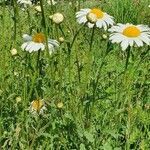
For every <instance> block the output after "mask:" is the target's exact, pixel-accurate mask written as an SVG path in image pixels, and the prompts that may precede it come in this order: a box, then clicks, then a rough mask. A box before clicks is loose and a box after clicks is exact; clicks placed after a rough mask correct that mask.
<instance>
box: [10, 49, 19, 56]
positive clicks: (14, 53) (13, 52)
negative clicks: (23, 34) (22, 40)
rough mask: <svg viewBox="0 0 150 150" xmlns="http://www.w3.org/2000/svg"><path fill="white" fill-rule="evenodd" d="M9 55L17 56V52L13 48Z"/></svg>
mask: <svg viewBox="0 0 150 150" xmlns="http://www.w3.org/2000/svg"><path fill="white" fill-rule="evenodd" d="M10 53H11V55H12V56H15V55H17V50H16V49H15V48H13V49H12V50H10Z"/></svg>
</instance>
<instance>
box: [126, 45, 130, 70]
mask: <svg viewBox="0 0 150 150" xmlns="http://www.w3.org/2000/svg"><path fill="white" fill-rule="evenodd" d="M130 49H131V47H130V46H129V47H128V48H127V58H126V64H125V70H127V68H128V65H129V58H130Z"/></svg>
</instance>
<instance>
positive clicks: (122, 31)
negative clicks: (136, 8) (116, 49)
mask: <svg viewBox="0 0 150 150" xmlns="http://www.w3.org/2000/svg"><path fill="white" fill-rule="evenodd" d="M108 31H110V32H111V34H110V38H109V40H111V42H112V43H121V47H122V50H126V49H127V47H128V46H133V45H134V44H136V46H138V47H141V46H143V45H144V43H146V44H147V45H150V28H149V27H148V26H145V25H133V24H129V23H127V24H120V23H119V24H117V25H116V26H113V27H111V28H110V29H109V30H108Z"/></svg>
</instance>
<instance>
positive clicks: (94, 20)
mask: <svg viewBox="0 0 150 150" xmlns="http://www.w3.org/2000/svg"><path fill="white" fill-rule="evenodd" d="M76 18H77V22H78V23H79V24H82V23H87V25H88V27H89V28H93V27H94V26H96V27H98V28H104V29H105V30H107V27H108V26H109V25H113V24H114V20H113V17H112V16H110V15H108V14H107V13H105V12H103V11H102V10H101V9H98V8H93V9H89V8H86V9H81V10H80V11H79V12H77V13H76Z"/></svg>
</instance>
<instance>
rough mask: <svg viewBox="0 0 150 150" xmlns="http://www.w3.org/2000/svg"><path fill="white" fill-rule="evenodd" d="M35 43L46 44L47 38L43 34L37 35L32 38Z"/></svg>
mask: <svg viewBox="0 0 150 150" xmlns="http://www.w3.org/2000/svg"><path fill="white" fill-rule="evenodd" d="M32 40H33V42H36V43H44V42H45V36H44V34H43V33H36V34H35V35H34V36H33V37H32Z"/></svg>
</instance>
